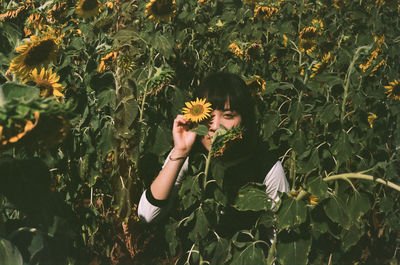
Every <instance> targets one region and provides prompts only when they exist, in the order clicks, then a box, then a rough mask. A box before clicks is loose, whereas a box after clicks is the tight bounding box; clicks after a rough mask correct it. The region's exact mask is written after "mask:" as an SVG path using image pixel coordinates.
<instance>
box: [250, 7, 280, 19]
mask: <svg viewBox="0 0 400 265" xmlns="http://www.w3.org/2000/svg"><path fill="white" fill-rule="evenodd" d="M276 14H278V9H277V8H275V7H268V6H259V5H256V7H255V8H254V17H255V18H258V19H260V20H264V19H269V18H271V17H273V16H276Z"/></svg>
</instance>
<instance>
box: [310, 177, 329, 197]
mask: <svg viewBox="0 0 400 265" xmlns="http://www.w3.org/2000/svg"><path fill="white" fill-rule="evenodd" d="M307 190H308V191H309V192H310V193H312V194H313V195H315V196H318V197H319V198H320V200H321V199H323V198H327V197H328V184H326V182H325V181H323V180H322V177H320V176H318V177H316V178H310V179H308V180H307Z"/></svg>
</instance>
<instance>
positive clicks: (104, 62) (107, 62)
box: [97, 51, 118, 73]
mask: <svg viewBox="0 0 400 265" xmlns="http://www.w3.org/2000/svg"><path fill="white" fill-rule="evenodd" d="M117 55H118V52H116V51H114V52H110V53H107V54H106V55H105V56H104V57H103V58H101V62H100V65H99V67H98V68H97V72H99V73H104V72H105V71H106V70H110V69H111V68H112V64H113V63H114V62H115V61H116V60H117Z"/></svg>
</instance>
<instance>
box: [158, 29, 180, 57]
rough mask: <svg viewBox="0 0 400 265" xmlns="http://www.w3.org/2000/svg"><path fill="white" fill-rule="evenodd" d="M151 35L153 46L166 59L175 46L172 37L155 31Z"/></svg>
mask: <svg viewBox="0 0 400 265" xmlns="http://www.w3.org/2000/svg"><path fill="white" fill-rule="evenodd" d="M153 36H154V37H153V39H152V44H153V47H154V48H155V49H156V50H158V51H159V52H160V53H161V54H162V55H163V56H164V57H166V58H167V59H168V58H169V57H170V56H171V55H172V54H173V48H174V46H175V41H174V39H173V38H172V36H171V35H169V34H161V32H156V34H154V35H153Z"/></svg>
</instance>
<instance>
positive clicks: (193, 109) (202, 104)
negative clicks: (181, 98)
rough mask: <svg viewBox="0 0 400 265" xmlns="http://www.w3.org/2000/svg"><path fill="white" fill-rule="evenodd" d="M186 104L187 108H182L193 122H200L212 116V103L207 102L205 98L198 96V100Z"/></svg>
mask: <svg viewBox="0 0 400 265" xmlns="http://www.w3.org/2000/svg"><path fill="white" fill-rule="evenodd" d="M185 105H186V107H187V108H183V109H182V111H183V114H184V116H185V117H186V118H187V119H189V120H191V121H193V122H200V121H202V120H204V119H206V118H208V117H210V113H211V111H212V108H211V103H208V102H206V99H205V98H203V99H199V98H196V101H191V102H186V103H185Z"/></svg>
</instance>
